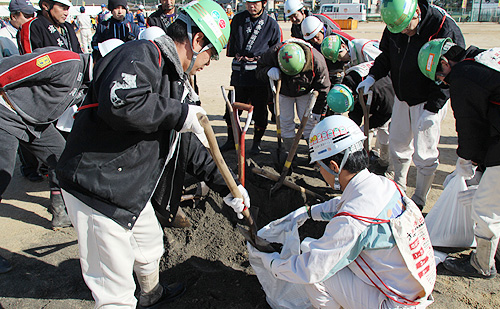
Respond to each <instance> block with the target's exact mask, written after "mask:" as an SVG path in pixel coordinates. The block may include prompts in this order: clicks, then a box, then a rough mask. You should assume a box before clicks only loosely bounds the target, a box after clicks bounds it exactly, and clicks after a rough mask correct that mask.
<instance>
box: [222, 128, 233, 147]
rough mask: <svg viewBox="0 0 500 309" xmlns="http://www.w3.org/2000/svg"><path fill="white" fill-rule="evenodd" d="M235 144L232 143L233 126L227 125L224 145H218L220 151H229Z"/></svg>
mask: <svg viewBox="0 0 500 309" xmlns="http://www.w3.org/2000/svg"><path fill="white" fill-rule="evenodd" d="M235 149H236V145H235V144H234V135H233V128H232V127H227V139H226V142H225V143H224V145H222V146H221V147H220V151H221V152H225V151H229V150H235Z"/></svg>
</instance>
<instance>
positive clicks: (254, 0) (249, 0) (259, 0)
mask: <svg viewBox="0 0 500 309" xmlns="http://www.w3.org/2000/svg"><path fill="white" fill-rule="evenodd" d="M261 1H262V2H265V1H267V0H247V1H246V2H261Z"/></svg>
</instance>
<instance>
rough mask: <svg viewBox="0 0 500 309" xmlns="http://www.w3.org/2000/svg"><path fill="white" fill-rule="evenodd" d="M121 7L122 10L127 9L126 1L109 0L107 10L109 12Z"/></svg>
mask: <svg viewBox="0 0 500 309" xmlns="http://www.w3.org/2000/svg"><path fill="white" fill-rule="evenodd" d="M120 5H121V6H123V8H125V9H126V8H127V0H109V2H108V9H109V10H110V11H112V10H114V9H116V8H117V7H118V6H120Z"/></svg>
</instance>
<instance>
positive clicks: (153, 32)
mask: <svg viewBox="0 0 500 309" xmlns="http://www.w3.org/2000/svg"><path fill="white" fill-rule="evenodd" d="M162 35H165V31H163V29H162V28H160V27H157V26H152V27H149V28H146V29H145V30H143V31H141V33H139V40H148V41H153V40H154V39H156V38H159V37H161V36H162Z"/></svg>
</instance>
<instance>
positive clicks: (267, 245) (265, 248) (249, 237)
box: [237, 225, 283, 253]
mask: <svg viewBox="0 0 500 309" xmlns="http://www.w3.org/2000/svg"><path fill="white" fill-rule="evenodd" d="M237 227H238V231H240V233H241V234H242V235H243V237H245V240H246V241H248V242H249V243H250V244H251V245H252V246H254V247H255V248H256V249H257V250H259V251H260V252H267V253H272V252H281V248H282V247H283V245H282V244H280V243H276V242H273V243H271V242H269V241H267V240H265V239H264V238H262V237H259V236H257V235H256V234H253V233H252V232H250V231H249V230H247V229H246V228H244V227H242V226H240V225H238V226H237Z"/></svg>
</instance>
